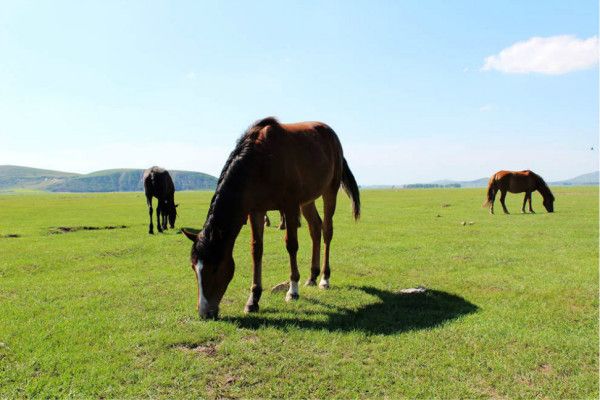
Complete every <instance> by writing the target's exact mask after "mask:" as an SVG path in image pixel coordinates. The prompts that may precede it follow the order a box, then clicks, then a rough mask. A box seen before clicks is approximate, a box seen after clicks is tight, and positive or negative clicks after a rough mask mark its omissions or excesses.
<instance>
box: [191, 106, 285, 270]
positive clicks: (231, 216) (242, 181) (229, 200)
mask: <svg viewBox="0 0 600 400" xmlns="http://www.w3.org/2000/svg"><path fill="white" fill-rule="evenodd" d="M269 125H279V121H277V119H276V118H274V117H267V118H263V119H261V120H259V121H256V122H255V123H254V124H252V125H251V126H250V127H249V128H248V129H247V130H246V132H244V134H243V135H242V136H241V137H240V138H239V139H238V141H237V143H236V146H235V148H234V149H233V151H232V152H231V154H230V155H229V158H228V159H227V161H226V162H225V165H224V166H223V170H222V171H221V175H220V176H219V180H218V181H217V188H216V190H215V194H214V195H213V197H212V200H211V202H210V207H209V208H208V214H207V216H206V222H205V223H204V228H203V229H202V235H201V237H200V239H199V241H198V243H197V246H196V250H197V251H198V253H199V256H200V258H201V259H202V260H203V261H207V260H208V261H212V262H217V261H218V260H219V259H220V257H221V255H222V254H223V246H224V245H225V243H224V241H223V240H220V239H222V238H224V237H226V236H227V234H228V233H229V232H230V231H231V230H232V229H235V227H236V226H237V225H238V224H239V221H240V219H241V221H243V218H245V215H243V214H242V215H240V213H241V212H242V210H241V204H240V203H241V195H242V193H243V189H244V186H245V185H246V178H247V172H248V169H249V168H248V167H249V166H251V164H252V162H253V159H254V157H253V156H254V151H253V150H254V144H255V141H256V138H257V136H258V134H259V133H260V130H261V129H262V128H264V127H265V126H269Z"/></svg>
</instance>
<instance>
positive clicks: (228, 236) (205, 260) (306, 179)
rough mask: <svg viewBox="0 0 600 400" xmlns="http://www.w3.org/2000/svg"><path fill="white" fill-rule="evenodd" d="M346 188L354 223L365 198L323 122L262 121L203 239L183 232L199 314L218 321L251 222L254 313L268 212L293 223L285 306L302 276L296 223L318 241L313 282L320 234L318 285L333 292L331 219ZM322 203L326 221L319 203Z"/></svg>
mask: <svg viewBox="0 0 600 400" xmlns="http://www.w3.org/2000/svg"><path fill="white" fill-rule="evenodd" d="M340 185H341V186H342V187H343V188H344V190H345V191H346V193H347V194H348V195H349V197H350V198H351V200H352V209H353V214H354V218H355V219H358V218H359V216H360V194H359V190H358V185H357V184H356V180H355V179H354V176H353V175H352V172H351V171H350V168H349V167H348V163H347V162H346V159H345V158H344V154H343V151H342V145H341V143H340V141H339V139H338V137H337V135H336V134H335V132H334V131H333V130H332V129H331V128H330V127H329V126H327V125H325V124H324V123H321V122H300V123H294V124H281V123H279V122H278V121H277V120H276V119H275V118H273V117H269V118H265V119H262V120H260V121H257V122H256V123H254V124H253V125H252V126H250V128H248V130H247V131H246V132H245V133H244V134H243V135H242V137H241V138H240V139H239V141H238V142H237V145H236V147H235V149H234V150H233V152H232V153H231V154H230V156H229V159H228V160H227V162H226V163H225V166H224V167H223V171H222V172H221V176H220V177H219V181H218V183H217V189H216V191H215V194H214V196H213V198H212V201H211V203H210V207H209V210H208V215H207V218H206V222H205V223H204V227H203V229H202V231H201V232H200V233H195V232H193V231H191V230H190V231H188V230H184V231H183V232H184V233H185V235H186V236H187V237H188V238H189V239H190V240H192V241H193V242H194V244H193V245H192V251H191V256H190V261H191V264H192V265H191V266H192V269H193V270H194V272H195V275H196V280H197V283H198V313H199V315H200V317H201V318H216V317H217V316H218V312H219V303H220V302H221V299H222V298H223V295H224V294H225V290H226V289H227V285H229V282H230V281H231V279H232V278H233V272H234V266H235V263H234V261H233V254H232V253H233V247H234V244H235V240H236V238H237V236H238V234H239V232H240V229H241V228H242V225H243V224H244V222H245V220H246V217H247V216H249V217H250V227H251V232H252V240H251V249H252V261H253V279H252V287H251V293H250V297H249V299H248V301H247V303H246V306H245V308H244V310H245V311H246V312H256V311H258V309H259V306H258V302H259V300H260V296H261V294H262V254H263V232H264V218H265V213H266V212H267V211H268V210H281V211H282V212H283V214H284V215H285V219H286V222H287V226H286V235H285V242H286V248H287V251H288V253H289V257H290V269H291V274H290V287H289V290H288V292H287V294H286V301H290V300H296V299H298V281H299V280H300V273H299V272H298V264H297V261H296V253H297V252H298V221H299V216H300V212H302V214H303V215H304V217H305V218H306V220H307V221H308V228H309V231H310V236H311V239H312V245H313V246H312V261H311V269H310V277H309V279H308V280H307V282H306V285H311V286H312V285H316V279H317V277H318V276H319V264H320V247H321V232H323V237H324V243H325V251H324V260H323V266H322V274H323V275H322V277H321V281H320V283H319V286H320V287H321V288H323V289H326V288H328V287H329V276H330V266H329V251H330V243H331V239H332V237H333V214H334V212H335V207H336V197H337V192H338V190H339V188H340ZM321 196H322V197H323V208H324V218H323V220H321V217H320V216H319V213H318V212H317V208H316V206H315V200H316V199H317V198H319V197H321Z"/></svg>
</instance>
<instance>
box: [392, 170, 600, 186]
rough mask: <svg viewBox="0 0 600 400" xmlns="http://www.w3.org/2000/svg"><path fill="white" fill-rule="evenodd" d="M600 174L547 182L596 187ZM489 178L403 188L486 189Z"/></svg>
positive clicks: (415, 184)
mask: <svg viewBox="0 0 600 400" xmlns="http://www.w3.org/2000/svg"><path fill="white" fill-rule="evenodd" d="M599 177H600V172H599V171H595V172H590V173H587V174H583V175H578V176H576V177H574V178H571V179H565V180H563V181H554V182H548V184H549V185H550V186H593V185H598V179H599ZM489 179H490V178H489V177H485V178H479V179H475V180H472V181H454V180H448V179H444V180H439V181H434V182H431V183H413V184H409V185H403V187H405V188H421V187H461V188H476V187H487V184H488V181H489Z"/></svg>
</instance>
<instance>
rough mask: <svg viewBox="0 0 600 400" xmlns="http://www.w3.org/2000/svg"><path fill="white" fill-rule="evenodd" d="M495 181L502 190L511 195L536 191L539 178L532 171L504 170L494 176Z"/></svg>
mask: <svg viewBox="0 0 600 400" xmlns="http://www.w3.org/2000/svg"><path fill="white" fill-rule="evenodd" d="M494 180H495V181H496V184H497V185H498V186H499V187H500V189H501V190H506V191H509V192H511V193H522V192H530V191H533V190H535V188H536V186H537V181H538V176H537V175H536V174H535V173H534V172H532V171H530V170H523V171H505V170H502V171H498V172H496V174H494Z"/></svg>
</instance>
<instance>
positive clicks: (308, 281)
mask: <svg viewBox="0 0 600 400" xmlns="http://www.w3.org/2000/svg"><path fill="white" fill-rule="evenodd" d="M304 286H317V281H315V280H314V279H309V280H307V281H306V283H305V284H304Z"/></svg>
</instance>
